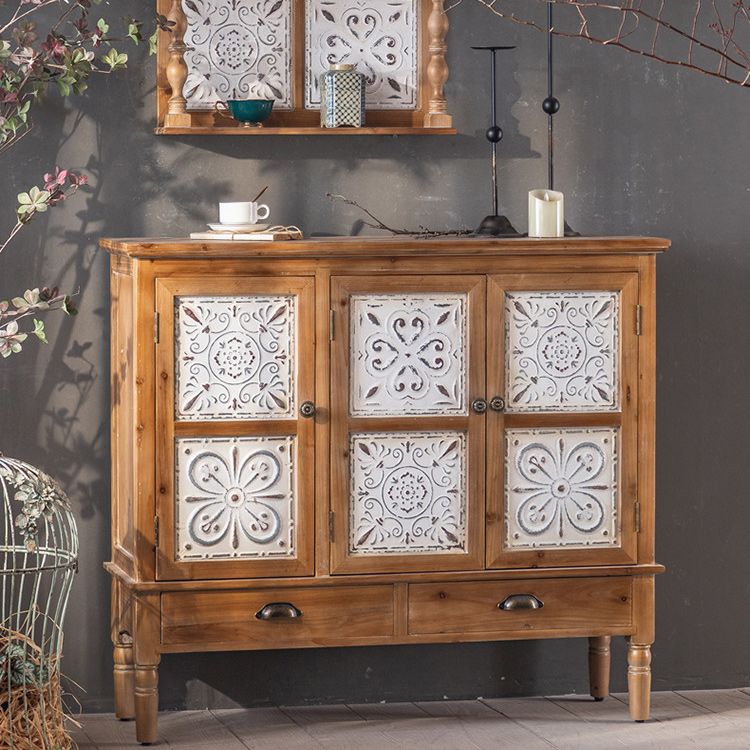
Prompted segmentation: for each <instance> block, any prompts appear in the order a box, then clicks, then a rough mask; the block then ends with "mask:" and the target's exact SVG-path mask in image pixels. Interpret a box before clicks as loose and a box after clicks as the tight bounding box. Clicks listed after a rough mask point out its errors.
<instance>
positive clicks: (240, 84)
mask: <svg viewBox="0 0 750 750" xmlns="http://www.w3.org/2000/svg"><path fill="white" fill-rule="evenodd" d="M182 5H183V9H184V11H185V15H186V16H187V21H188V28H187V32H186V34H185V44H186V45H187V46H188V51H187V52H186V53H185V62H186V63H187V66H188V78H187V81H186V83H185V88H184V93H185V97H186V99H187V100H188V109H193V110H202V109H213V106H214V103H215V102H217V101H226V100H227V99H273V100H274V107H275V108H276V109H291V108H292V107H293V94H292V92H293V84H292V50H293V44H292V7H293V0H183V3H182Z"/></svg>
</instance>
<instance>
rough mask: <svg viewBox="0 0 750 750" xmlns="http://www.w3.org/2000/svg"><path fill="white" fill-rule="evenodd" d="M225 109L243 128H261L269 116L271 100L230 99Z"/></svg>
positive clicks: (271, 108)
mask: <svg viewBox="0 0 750 750" xmlns="http://www.w3.org/2000/svg"><path fill="white" fill-rule="evenodd" d="M227 109H228V110H229V114H230V115H232V117H233V118H234V119H235V120H237V122H241V123H242V124H243V125H244V126H245V127H248V128H249V127H253V126H255V127H261V126H262V125H263V123H264V122H265V121H266V120H267V119H268V118H269V117H270V116H271V111H272V110H273V99H230V100H229V101H227Z"/></svg>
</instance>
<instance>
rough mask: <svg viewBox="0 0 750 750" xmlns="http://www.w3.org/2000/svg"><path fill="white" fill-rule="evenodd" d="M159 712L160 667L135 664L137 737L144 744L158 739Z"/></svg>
mask: <svg viewBox="0 0 750 750" xmlns="http://www.w3.org/2000/svg"><path fill="white" fill-rule="evenodd" d="M158 712H159V668H158V667H157V666H156V665H149V666H146V665H141V664H136V666H135V738H136V740H138V742H140V743H141V744H142V745H150V744H151V743H152V742H156V739H157V716H158Z"/></svg>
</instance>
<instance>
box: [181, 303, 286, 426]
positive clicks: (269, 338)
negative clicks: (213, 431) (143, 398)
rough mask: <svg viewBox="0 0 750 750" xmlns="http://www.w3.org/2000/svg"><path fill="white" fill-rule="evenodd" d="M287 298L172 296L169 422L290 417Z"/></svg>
mask: <svg viewBox="0 0 750 750" xmlns="http://www.w3.org/2000/svg"><path fill="white" fill-rule="evenodd" d="M295 306H296V299H295V297H294V296H282V295H279V296H265V295H257V296H248V297H177V298H176V299H175V370H176V372H175V379H176V384H175V419H182V420H201V419H213V420H231V419H258V418H263V419H285V418H287V419H288V418H289V417H292V416H293V415H294V400H295V394H294V391H295V375H296V372H295V369H296V361H295V359H296V322H295V312H296V310H295Z"/></svg>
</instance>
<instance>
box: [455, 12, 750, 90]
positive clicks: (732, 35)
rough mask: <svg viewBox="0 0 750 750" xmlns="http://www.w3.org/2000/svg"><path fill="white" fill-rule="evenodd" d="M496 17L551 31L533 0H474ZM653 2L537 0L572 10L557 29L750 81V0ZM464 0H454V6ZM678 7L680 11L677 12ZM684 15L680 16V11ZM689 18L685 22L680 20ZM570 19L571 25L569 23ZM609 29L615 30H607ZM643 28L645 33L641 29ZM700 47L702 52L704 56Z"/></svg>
mask: <svg viewBox="0 0 750 750" xmlns="http://www.w3.org/2000/svg"><path fill="white" fill-rule="evenodd" d="M475 1H476V2H478V3H480V4H481V5H484V6H485V7H486V8H487V9H488V10H490V11H491V12H492V13H494V14H495V15H496V16H499V17H501V18H505V19H508V20H509V21H513V22H514V23H518V24H521V25H523V26H531V27H532V28H534V29H537V30H538V31H546V27H545V25H544V24H542V23H537V22H536V21H535V20H534V16H533V15H527V13H528V11H526V10H524V12H521V13H519V12H518V11H515V10H513V8H515V7H517V6H519V5H520V6H521V7H523V8H524V9H526V8H529V7H533V6H534V5H535V4H534V3H531V2H524V3H515V5H514V3H513V0H475ZM691 1H692V3H693V5H692V8H690V9H689V10H688V11H687V15H685V13H686V10H685V9H686V7H688V6H689V3H688V2H673V3H667V2H666V0H658V1H657V2H653V3H648V2H647V1H646V0H608V1H607V2H605V1H604V0H537V3H536V5H537V6H538V4H540V3H545V4H546V3H551V4H553V5H555V6H559V7H562V8H565V9H566V10H568V11H569V14H568V15H567V17H566V18H564V19H562V24H556V25H555V27H554V28H553V29H552V33H554V34H556V35H558V36H563V37H571V38H577V39H585V40H586V41H588V42H591V43H593V44H602V45H606V46H610V47H620V48H621V49H624V50H626V51H628V52H634V53H636V54H638V55H642V56H643V57H648V58H650V59H652V60H658V61H659V62H662V63H665V64H667V65H677V66H679V67H682V68H687V69H690V70H694V71H697V72H700V73H704V74H705V75H708V76H712V77H714V78H719V79H720V80H722V81H725V82H727V83H732V84H736V85H739V86H744V87H748V86H750V5H749V4H748V0H710V2H708V3H705V2H704V0H691ZM463 2H464V0H454V1H453V4H452V5H451V6H450V8H449V9H453V8H455V7H457V6H458V5H461V4H462V3H463ZM676 9H677V11H676ZM678 13H679V14H681V15H678V16H677V19H678V20H676V19H675V16H676V15H677V14H678ZM683 17H685V18H687V19H688V24H687V26H685V27H683V25H682V23H681V19H682V18H683ZM566 24H567V25H566ZM608 30H611V31H609V32H608V33H607V31H608ZM638 32H640V34H639V33H638ZM698 52H700V53H701V54H700V55H699V54H698Z"/></svg>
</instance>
